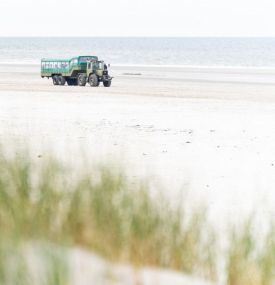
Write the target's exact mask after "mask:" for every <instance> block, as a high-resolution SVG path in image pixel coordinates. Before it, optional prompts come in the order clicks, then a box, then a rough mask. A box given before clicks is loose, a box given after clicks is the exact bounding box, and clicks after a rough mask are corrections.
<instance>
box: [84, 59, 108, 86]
mask: <svg viewBox="0 0 275 285" xmlns="http://www.w3.org/2000/svg"><path fill="white" fill-rule="evenodd" d="M86 77H87V80H88V82H89V84H90V85H91V86H98V85H99V84H100V82H103V85H104V86H105V87H110V86H111V83H112V77H110V76H109V71H108V67H107V65H106V64H105V63H104V61H102V60H100V61H95V60H91V61H89V62H88V63H87V74H86Z"/></svg>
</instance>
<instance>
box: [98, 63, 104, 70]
mask: <svg viewBox="0 0 275 285" xmlns="http://www.w3.org/2000/svg"><path fill="white" fill-rule="evenodd" d="M98 68H99V69H102V70H103V69H104V61H99V62H98Z"/></svg>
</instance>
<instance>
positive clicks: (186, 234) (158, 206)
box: [0, 153, 215, 280]
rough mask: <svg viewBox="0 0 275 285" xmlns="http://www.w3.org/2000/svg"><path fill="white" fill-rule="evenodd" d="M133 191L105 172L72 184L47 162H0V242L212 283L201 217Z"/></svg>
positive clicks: (209, 244)
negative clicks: (91, 255) (87, 254)
mask: <svg viewBox="0 0 275 285" xmlns="http://www.w3.org/2000/svg"><path fill="white" fill-rule="evenodd" d="M137 184H138V183H135V184H131V183H129V181H127V179H126V178H125V176H124V175H123V174H121V173H118V171H112V169H111V167H108V166H104V167H94V168H91V170H90V171H89V174H83V175H79V176H77V177H75V175H74V173H73V172H71V171H69V170H65V168H63V167H61V165H60V164H59V163H57V162H56V161H54V160H53V159H44V158H43V159H37V161H36V162H35V163H34V162H33V161H32V160H31V159H30V157H29V156H28V155H26V154H25V153H23V154H20V153H19V154H18V155H16V156H14V157H12V158H7V157H5V156H3V155H1V156H0V230H1V239H0V243H1V245H2V246H3V247H4V248H5V243H4V241H5V240H6V241H7V240H9V241H14V243H16V244H22V243H26V242H28V241H34V240H36V241H40V242H41V241H45V242H51V243H54V244H58V245H65V246H81V247H83V248H86V249H87V250H92V251H93V252H96V253H97V254H99V255H101V256H103V257H105V258H106V259H109V260H111V261H113V262H124V263H130V264H132V265H134V266H158V267H163V268H170V269H175V270H179V271H182V272H186V273H190V274H196V275H201V276H204V277H207V278H209V279H213V278H214V277H215V243H214V239H212V238H211V239H208V237H210V236H212V235H211V231H210V227H209V226H208V224H207V222H206V219H205V210H204V209H202V210H201V209H197V210H194V211H193V212H191V214H190V212H189V213H188V215H187V214H186V213H185V212H186V209H185V207H183V206H182V205H184V204H181V203H179V206H178V207H176V208H175V207H172V206H171V205H170V204H169V203H168V202H167V201H166V200H165V199H164V198H163V197H162V196H161V195H160V197H159V198H156V197H154V198H153V197H151V196H150V194H149V192H150V191H149V189H148V187H147V186H146V185H145V184H144V183H140V184H139V185H137ZM2 262H3V263H5V262H4V261H3V260H2ZM1 264H2V263H1V255H0V267H1ZM0 270H1V268H0ZM2 270H3V268H2ZM22 271H24V270H22ZM22 280H23V279H22Z"/></svg>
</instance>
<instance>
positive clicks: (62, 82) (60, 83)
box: [57, 75, 66, 85]
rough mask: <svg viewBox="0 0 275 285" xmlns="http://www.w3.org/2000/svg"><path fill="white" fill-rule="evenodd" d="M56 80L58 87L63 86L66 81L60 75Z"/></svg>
mask: <svg viewBox="0 0 275 285" xmlns="http://www.w3.org/2000/svg"><path fill="white" fill-rule="evenodd" d="M57 80H58V85H65V83H66V79H65V78H64V77H63V76H61V75H60V76H58V77H57Z"/></svg>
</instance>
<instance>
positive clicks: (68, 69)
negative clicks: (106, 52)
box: [41, 56, 113, 87]
mask: <svg viewBox="0 0 275 285" xmlns="http://www.w3.org/2000/svg"><path fill="white" fill-rule="evenodd" d="M41 77H42V78H48V79H49V78H52V81H53V84H54V85H65V84H66V83H67V84H68V85H69V86H72V85H78V86H85V85H86V84H87V83H89V84H90V86H92V87H98V86H99V85H100V82H102V83H103V85H104V86H105V87H110V86H111V84H112V79H113V77H111V76H110V75H109V72H108V67H107V65H106V64H105V63H104V61H102V60H98V57H97V56H78V57H73V58H71V59H46V58H43V59H41Z"/></svg>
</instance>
